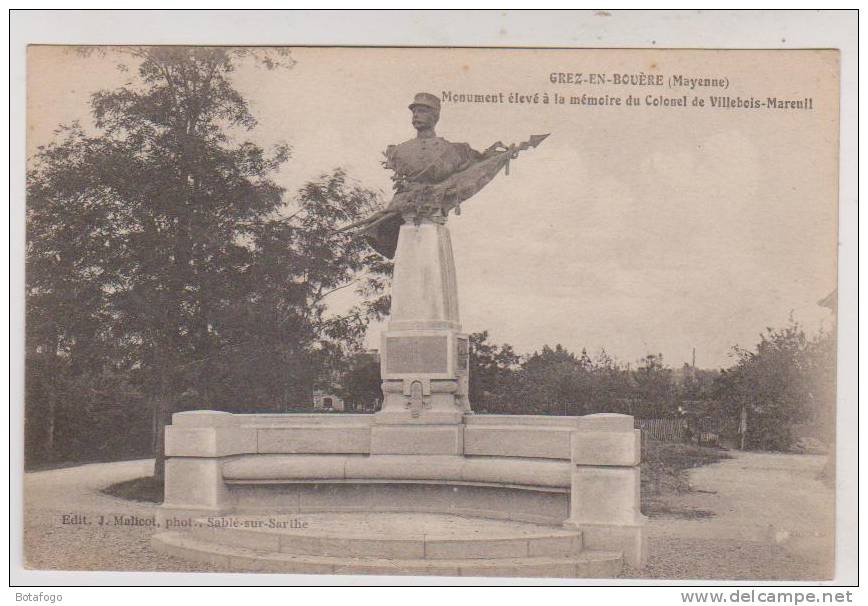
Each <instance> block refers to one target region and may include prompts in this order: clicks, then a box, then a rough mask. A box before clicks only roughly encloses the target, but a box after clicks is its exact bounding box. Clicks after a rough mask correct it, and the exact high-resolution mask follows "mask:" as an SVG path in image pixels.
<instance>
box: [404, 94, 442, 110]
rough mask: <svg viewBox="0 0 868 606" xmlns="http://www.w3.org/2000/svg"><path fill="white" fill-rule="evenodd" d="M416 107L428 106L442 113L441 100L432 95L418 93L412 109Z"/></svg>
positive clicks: (411, 106) (411, 105)
mask: <svg viewBox="0 0 868 606" xmlns="http://www.w3.org/2000/svg"><path fill="white" fill-rule="evenodd" d="M414 105H427V106H428V107H430V108H432V109H436V110H437V111H438V112H439V111H440V99H439V98H438V97H437V96H436V95H432V94H431V93H417V94H416V97H414V98H413V102H412V103H411V104H410V109H413V106H414Z"/></svg>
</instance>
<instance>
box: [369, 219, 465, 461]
mask: <svg viewBox="0 0 868 606" xmlns="http://www.w3.org/2000/svg"><path fill="white" fill-rule="evenodd" d="M417 221H418V222H417ZM469 346H470V345H469V341H468V337H467V335H465V334H463V333H462V332H461V321H460V319H459V315H458V291H457V288H456V283H455V262H454V260H453V257H452V242H451V240H450V238H449V230H448V229H447V228H446V226H445V225H444V224H443V223H442V222H437V221H435V220H432V219H429V218H423V219H421V220H416V219H414V218H413V217H409V216H408V217H405V223H404V225H402V226H401V229H400V232H399V235H398V248H397V251H396V253H395V273H394V276H393V279H392V313H391V317H390V320H389V324H388V326H387V329H386V330H385V331H383V334H382V343H381V349H380V351H381V352H382V357H381V376H382V379H383V394H384V401H383V408H382V410H381V411H380V412H378V413H377V414H376V415H375V427H374V428H373V430H372V435H371V439H372V450H377V451H378V452H381V453H383V454H418V453H422V452H424V453H425V454H455V455H458V454H461V453H462V449H463V426H462V419H463V417H464V415H465V414H467V413H469V412H470V402H469V400H468V395H467V393H468V389H467V387H468V372H469V351H470V350H469Z"/></svg>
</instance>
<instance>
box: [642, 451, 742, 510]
mask: <svg viewBox="0 0 868 606" xmlns="http://www.w3.org/2000/svg"><path fill="white" fill-rule="evenodd" d="M642 455H643V456H642V513H644V514H645V515H647V516H652V517H655V516H667V517H680V518H690V519H695V518H704V517H710V513H709V512H706V511H704V510H688V509H683V508H681V509H673V508H672V507H671V506H670V505H669V504H668V498H669V497H671V496H673V495H677V494H682V493H685V492H690V490H691V489H690V481H689V477H688V471H689V470H691V469H694V468H696V467H702V466H703V465H711V464H712V463H717V462H718V461H721V460H723V459H730V458H732V457H730V456H729V455H728V454H726V452H724V451H723V450H720V449H718V448H709V447H707V446H696V445H693V444H681V443H676V442H659V441H657V440H650V439H649V440H648V441H646V442H645V444H644V449H643V453H642Z"/></svg>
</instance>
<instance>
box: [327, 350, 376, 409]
mask: <svg viewBox="0 0 868 606" xmlns="http://www.w3.org/2000/svg"><path fill="white" fill-rule="evenodd" d="M339 384H340V389H339V390H338V395H339V396H340V397H341V399H343V401H344V402H345V403H348V404H349V405H350V408H351V409H352V410H369V409H371V408H374V407H376V406H378V405H380V404H382V402H383V390H382V380H381V379H380V358H379V356H378V355H376V354H375V353H368V352H364V353H358V354H356V355H354V356H351V357H349V358H348V359H347V363H346V368H345V369H344V371H343V373H342V374H341V379H340V382H339Z"/></svg>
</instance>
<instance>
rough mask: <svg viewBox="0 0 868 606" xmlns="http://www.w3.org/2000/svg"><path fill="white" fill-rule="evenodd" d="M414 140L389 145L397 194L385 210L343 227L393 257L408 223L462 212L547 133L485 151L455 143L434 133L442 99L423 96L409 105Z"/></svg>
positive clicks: (387, 155) (387, 164) (387, 158)
mask: <svg viewBox="0 0 868 606" xmlns="http://www.w3.org/2000/svg"><path fill="white" fill-rule="evenodd" d="M410 111H411V112H413V119H412V124H413V128H415V129H416V138H415V139H410V140H409V141H405V142H404V143H401V144H400V145H390V146H389V147H387V148H386V151H385V152H384V155H385V161H384V162H383V166H385V167H386V168H388V169H390V170H392V171H393V172H394V174H393V176H392V182H393V187H394V190H395V195H394V197H393V198H392V200H391V201H390V202H389V204H388V206H386V208H385V209H383V210H380V211H377V212H375V213H374V214H372V215H371V216H370V217H367V218H366V219H364V220H362V221H359V222H357V223H353V224H352V225H348V226H346V227H344V228H343V229H342V230H341V231H346V230H355V231H356V233H359V234H361V235H363V236H365V237H366V238H367V239H368V242H369V243H370V244H371V246H372V247H373V248H374V249H375V250H376V251H377V252H379V253H380V254H382V255H384V256H386V257H388V258H390V259H391V258H392V257H393V256H394V254H395V248H396V246H397V243H398V230H399V228H400V226H401V224H402V223H403V222H404V221H406V220H413V221H416V222H418V221H421V220H422V219H423V218H428V219H431V220H433V221H437V222H443V221H445V220H446V217H447V215H448V214H449V211H450V210H452V209H455V211H456V214H460V212H461V209H460V206H459V205H460V204H461V203H462V202H463V201H465V200H467V199H468V198H470V197H471V196H473V195H474V194H476V193H477V192H478V191H479V190H481V189H482V188H483V187H485V185H486V184H488V182H489V181H491V180H492V179H493V178H494V176H495V175H496V174H497V173H498V172H499V171H500V169H501V168H503V167H504V166H506V167H507V171H508V170H509V169H508V163H509V160H510V159H512V158H515V157H516V156H518V152H519V151H521V150H524V149H527V148H528V147H536V146H537V145H539V144H540V143H541V142H542V141H543V139H545V138H546V137H548V135H535V136H532V137H531V138H530V140H529V141H526V142H524V143H522V144H520V145H511V146H509V147H506V146H505V145H503V144H502V143H501V142H500V141H498V142H497V143H495V144H493V145H491V146H489V147H488V149H486V150H485V151H484V152H478V151H476V150H474V149H472V148H471V147H470V145H468V144H467V143H452V142H450V141H447V140H446V139H444V138H442V137H438V136H437V134H436V132H435V131H434V127H435V126H436V125H437V121H438V120H439V119H440V99H438V98H437V97H436V96H435V95H432V94H430V93H419V94H417V95H416V97H415V98H414V99H413V103H411V104H410Z"/></svg>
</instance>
